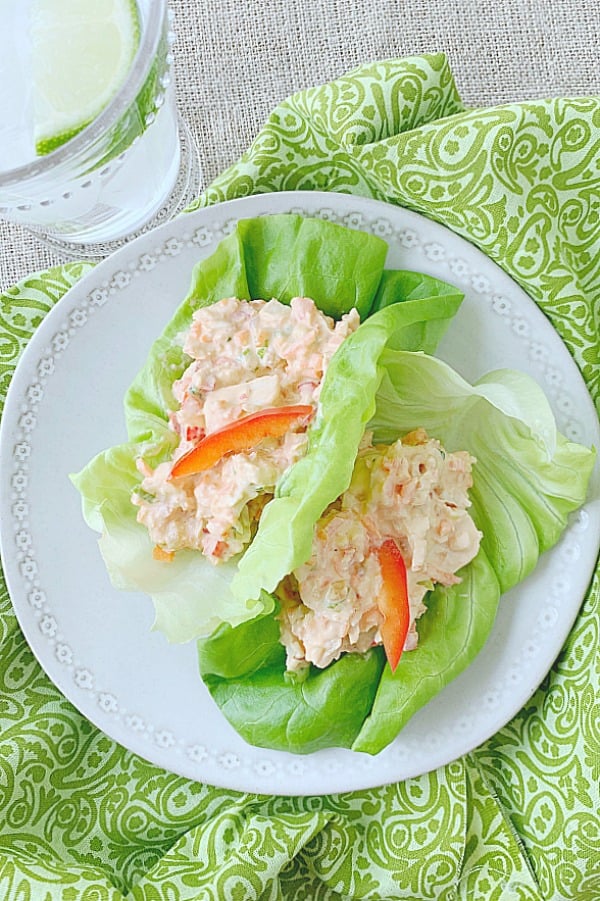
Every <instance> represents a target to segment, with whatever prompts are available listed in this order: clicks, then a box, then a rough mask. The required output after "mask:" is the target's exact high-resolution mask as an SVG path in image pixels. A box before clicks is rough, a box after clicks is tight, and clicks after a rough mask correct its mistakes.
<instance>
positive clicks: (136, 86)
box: [0, 0, 168, 187]
mask: <svg viewBox="0 0 600 901" xmlns="http://www.w3.org/2000/svg"><path fill="white" fill-rule="evenodd" d="M136 5H137V3H136ZM167 12H168V0H150V2H149V3H148V20H147V22H146V23H142V24H141V26H140V27H141V36H140V43H139V46H138V48H137V50H136V53H135V56H134V58H133V62H132V64H131V66H130V68H129V72H128V73H127V77H126V79H125V81H124V82H123V84H122V85H121V87H120V88H119V90H118V91H117V93H116V94H115V95H114V96H113V98H112V99H111V100H110V101H109V103H108V104H107V105H106V106H105V107H104V109H103V110H102V111H101V112H100V113H99V115H98V116H96V118H95V119H93V120H92V121H91V122H90V123H89V125H86V126H85V128H83V129H82V130H81V131H80V132H78V133H77V134H76V135H75V136H74V137H72V138H71V139H70V140H69V141H67V142H66V143H65V144H61V146H60V147H57V148H56V150H52V151H51V152H50V153H47V154H45V155H44V156H38V157H35V158H34V159H33V160H31V161H30V162H29V163H25V164H24V165H22V166H15V167H14V168H12V169H5V170H4V171H0V187H11V186H13V185H18V184H19V183H20V182H23V181H27V180H28V179H30V178H38V177H39V176H41V175H44V174H46V173H48V172H50V171H52V169H53V168H54V167H55V166H60V165H61V164H63V163H65V162H68V161H69V160H70V159H73V158H75V157H76V156H78V155H79V154H80V153H81V152H82V151H84V150H85V149H86V148H87V147H89V146H91V145H92V144H93V143H94V141H96V140H97V139H98V138H99V137H100V135H102V134H103V133H104V132H105V131H107V130H108V129H109V128H110V127H111V126H112V125H114V124H115V122H117V120H118V119H119V117H120V116H122V115H123V113H124V112H125V110H126V109H127V108H128V106H129V105H130V104H131V103H132V101H133V100H135V98H136V97H137V95H138V94H139V92H140V90H141V88H142V86H143V84H144V81H145V79H146V77H147V75H148V72H149V71H150V66H151V65H152V61H153V59H154V55H155V52H156V50H157V49H158V44H159V40H160V26H161V24H162V22H163V20H164V18H165V15H167Z"/></svg>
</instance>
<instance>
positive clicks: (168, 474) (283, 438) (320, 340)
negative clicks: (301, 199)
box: [132, 297, 359, 563]
mask: <svg viewBox="0 0 600 901" xmlns="http://www.w3.org/2000/svg"><path fill="white" fill-rule="evenodd" d="M358 325H359V316H358V313H357V312H356V310H352V311H350V312H349V313H348V314H346V315H345V316H343V317H342V319H340V320H339V321H337V322H335V321H334V320H333V319H331V318H330V317H329V316H326V315H325V314H323V313H322V312H321V311H320V310H319V309H318V308H317V307H316V305H315V303H314V301H313V300H311V299H310V298H306V297H296V298H293V299H292V301H291V303H290V304H289V306H288V305H287V304H283V303H280V302H279V301H278V300H275V299H272V300H269V301H264V300H251V301H246V300H239V299H237V298H225V299H223V300H221V301H219V302H217V303H215V304H212V305H210V306H207V307H203V308H201V309H199V310H197V311H196V312H195V314H194V317H193V321H192V324H191V327H190V329H189V330H188V332H187V333H186V335H185V336H184V339H183V349H184V352H185V353H186V354H187V355H188V356H189V357H190V358H191V362H190V364H189V366H188V367H187V369H186V370H185V372H184V373H183V375H182V377H181V378H180V379H178V380H177V381H176V382H175V383H174V385H173V396H174V398H175V400H176V401H177V403H178V408H177V409H176V410H174V411H173V412H172V413H171V415H170V427H171V429H172V430H173V431H174V432H175V433H176V435H177V436H178V439H179V443H178V445H177V448H176V449H175V452H174V456H173V459H172V460H168V461H165V462H163V463H160V464H159V465H158V466H157V467H156V468H155V469H152V468H151V467H149V466H148V464H147V463H146V462H145V461H144V460H143V459H142V458H140V459H139V460H138V462H137V466H138V470H139V472H140V474H141V476H142V482H141V485H140V488H139V490H138V491H136V492H135V493H134V495H133V498H132V500H133V502H134V504H136V505H137V506H138V508H139V509H138V514H137V519H138V522H140V523H142V524H143V525H144V526H146V528H147V529H148V532H149V534H150V537H151V539H152V541H153V542H154V544H155V546H156V547H157V549H158V551H159V555H160V556H162V557H163V558H168V557H169V555H171V554H173V553H174V552H176V551H177V550H180V549H182V548H193V549H197V550H200V551H201V552H202V553H203V554H204V555H205V556H206V557H207V558H208V559H209V560H211V562H213V563H218V562H220V561H224V560H228V559H230V558H231V557H234V556H235V555H236V554H239V553H241V552H242V551H243V550H244V548H245V547H246V546H247V545H248V544H249V543H250V541H251V540H252V536H253V534H254V530H255V527H256V522H257V519H258V517H259V515H260V511H261V509H262V507H263V506H264V505H265V504H266V503H267V502H268V500H269V499H270V498H271V497H272V494H273V491H274V488H275V485H276V484H277V482H278V481H279V479H280V478H281V476H282V475H283V473H284V472H285V470H286V469H288V468H289V467H290V466H291V465H292V464H293V463H294V462H296V460H298V459H299V458H300V457H301V456H302V454H303V452H304V449H305V447H306V442H307V436H306V424H307V423H306V419H307V417H304V419H302V418H300V419H299V420H298V422H297V424H296V426H292V427H290V428H289V429H287V430H286V431H285V432H284V434H282V435H279V436H277V435H275V436H273V437H272V436H270V435H269V434H268V432H269V431H271V432H273V431H274V430H273V429H272V428H271V429H270V430H269V429H267V430H266V431H267V434H266V436H265V437H264V438H263V440H261V441H260V443H259V444H257V445H256V446H254V447H250V448H249V449H248V450H247V451H246V452H241V453H233V454H232V453H224V454H223V455H222V457H221V459H219V460H218V461H217V462H216V463H215V465H214V466H211V467H210V468H208V469H206V470H204V471H202V472H195V473H192V474H191V475H188V476H184V477H181V478H172V472H173V464H174V463H175V464H177V461H179V460H181V459H182V458H184V457H185V456H186V454H188V453H189V452H190V451H191V450H192V449H193V448H194V447H196V446H197V445H198V443H199V442H201V441H202V439H204V438H205V437H206V436H208V435H213V434H215V433H217V432H219V430H220V429H223V428H226V427H227V426H229V425H232V424H235V423H237V422H238V421H239V420H240V419H241V418H243V417H246V416H247V415H251V414H256V413H259V412H260V411H262V410H266V409H269V410H273V409H277V408H283V409H284V410H285V409H288V408H289V407H292V406H294V405H303V406H305V407H309V408H310V409H311V410H314V409H315V408H316V405H317V402H318V398H319V393H320V389H321V384H322V380H323V376H324V374H325V371H326V369H327V365H328V363H329V361H330V360H331V358H332V356H333V354H334V353H335V351H336V350H337V348H338V347H339V346H340V344H341V343H342V341H343V340H344V339H345V338H346V337H347V336H348V335H349V334H351V332H353V331H355V330H356V328H357V327H358Z"/></svg>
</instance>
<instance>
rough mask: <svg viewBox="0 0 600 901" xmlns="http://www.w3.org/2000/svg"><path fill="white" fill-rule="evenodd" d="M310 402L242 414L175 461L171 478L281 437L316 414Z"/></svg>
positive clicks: (191, 472) (207, 467)
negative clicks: (265, 440)
mask: <svg viewBox="0 0 600 901" xmlns="http://www.w3.org/2000/svg"><path fill="white" fill-rule="evenodd" d="M313 412H314V410H313V407H311V406H310V404H292V405H290V406H287V407H268V408H267V409H265V410H258V411H257V412H256V413H250V414H249V415H248V416H243V417H242V418H241V419H237V420H236V421H235V422H231V423H229V424H228V425H225V426H223V427H222V428H220V429H217V430H216V431H214V432H211V433H210V435H206V436H205V437H204V438H202V440H201V441H199V442H198V444H196V446H195V447H193V448H192V449H191V450H189V451H188V452H187V453H186V454H183V456H181V457H179V459H178V460H176V461H175V463H174V465H173V468H172V469H171V474H170V476H169V479H176V478H179V477H181V476H190V475H195V474H196V473H198V472H204V470H206V469H210V467H211V466H214V464H215V463H217V461H218V460H220V459H221V457H224V456H225V455H226V454H234V453H241V452H243V451H247V450H252V448H254V447H256V445H257V444H259V443H260V442H261V441H262V440H263V439H264V438H279V437H281V436H282V435H285V433H286V432H287V431H288V429H289V428H290V427H291V426H293V425H300V424H301V423H302V422H303V421H306V422H308V420H309V419H310V417H311V416H312V415H313Z"/></svg>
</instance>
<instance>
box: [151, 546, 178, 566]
mask: <svg viewBox="0 0 600 901" xmlns="http://www.w3.org/2000/svg"><path fill="white" fill-rule="evenodd" d="M152 556H153V557H154V559H155V560H160V561H161V562H162V563H171V562H172V561H173V557H174V556H175V551H165V550H164V549H163V548H162V547H159V546H158V544H155V545H154V549H153V551H152Z"/></svg>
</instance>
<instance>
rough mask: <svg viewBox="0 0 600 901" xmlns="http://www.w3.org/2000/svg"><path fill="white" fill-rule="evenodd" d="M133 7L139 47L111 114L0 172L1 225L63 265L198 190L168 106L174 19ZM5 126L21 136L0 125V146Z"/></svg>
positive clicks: (158, 10)
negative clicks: (12, 226) (15, 226)
mask: <svg viewBox="0 0 600 901" xmlns="http://www.w3.org/2000/svg"><path fill="white" fill-rule="evenodd" d="M17 2H19V3H20V2H21V0H17ZM137 6H138V12H139V18H140V30H141V33H140V41H139V47H138V50H137V53H136V55H135V58H134V60H133V63H132V65H131V68H130V70H129V73H128V75H127V78H126V80H125V82H124V84H123V85H122V86H121V88H120V90H119V91H118V93H117V94H116V95H115V96H114V97H113V99H112V101H111V102H110V103H109V105H108V106H107V107H105V108H104V110H103V111H102V112H101V113H100V115H99V116H97V118H96V119H94V121H93V122H91V123H90V124H89V125H88V126H87V127H86V128H84V129H83V131H81V132H79V134H77V135H76V136H75V137H73V138H71V140H70V141H68V142H67V143H66V144H63V145H62V146H60V147H58V148H57V149H56V150H54V151H52V152H51V153H49V154H47V155H46V156H40V157H36V158H35V159H33V160H31V161H30V162H28V163H26V164H25V165H19V166H17V167H15V168H11V169H8V170H6V169H4V170H2V169H0V217H2V218H5V219H8V220H11V221H13V222H17V223H20V224H21V225H23V226H24V227H25V228H27V229H28V230H29V231H31V232H34V233H35V234H36V235H37V236H38V237H39V238H40V239H41V240H42V241H43V242H44V243H45V244H47V245H49V246H51V247H52V248H53V249H54V250H55V251H57V252H58V253H60V254H61V255H63V256H68V257H75V258H77V257H80V258H86V259H99V258H102V257H104V256H106V255H107V254H109V253H110V252H111V251H112V250H114V249H116V248H117V247H119V246H121V245H122V244H124V243H125V242H126V241H127V240H130V239H131V238H132V237H134V236H135V235H136V234H139V233H140V232H142V231H147V230H148V229H150V228H152V227H154V226H155V225H157V224H159V223H160V222H163V221H166V220H168V219H170V218H171V217H172V216H174V215H175V214H176V213H178V212H180V211H181V210H182V209H184V207H185V206H187V205H188V204H189V203H190V202H191V201H192V200H193V199H194V198H195V197H196V196H197V194H198V191H199V188H200V165H199V160H198V151H197V148H196V146H195V144H194V140H193V138H192V136H191V134H190V131H189V129H188V128H187V126H186V125H185V123H184V122H183V120H182V119H181V117H180V116H179V115H178V113H177V108H176V102H175V93H174V82H173V72H172V64H173V53H172V44H173V41H174V37H175V36H174V33H173V30H172V13H171V11H170V10H169V9H168V6H167V0H137ZM0 10H1V5H0ZM0 90H2V88H1V86H0ZM7 124H8V125H9V126H10V127H11V128H12V129H13V133H14V131H15V128H16V129H18V127H19V125H18V123H17V124H16V125H15V123H14V122H13V123H6V122H4V121H0V141H4V140H7V141H10V140H11V135H10V133H9V132H8V131H7ZM3 132H4V134H3Z"/></svg>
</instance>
